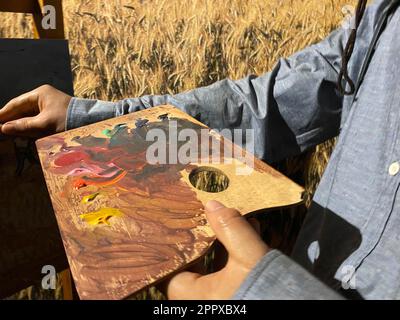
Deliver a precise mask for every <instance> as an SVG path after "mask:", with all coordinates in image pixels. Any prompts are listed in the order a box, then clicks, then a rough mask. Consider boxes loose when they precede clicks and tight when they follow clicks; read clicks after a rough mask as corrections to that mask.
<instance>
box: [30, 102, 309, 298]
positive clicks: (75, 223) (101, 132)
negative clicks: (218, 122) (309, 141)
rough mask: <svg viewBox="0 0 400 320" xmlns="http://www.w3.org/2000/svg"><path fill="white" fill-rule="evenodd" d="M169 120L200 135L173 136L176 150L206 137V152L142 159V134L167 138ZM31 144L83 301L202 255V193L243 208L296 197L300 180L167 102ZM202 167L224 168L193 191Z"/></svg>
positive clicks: (131, 289) (141, 284)
mask: <svg viewBox="0 0 400 320" xmlns="http://www.w3.org/2000/svg"><path fill="white" fill-rule="evenodd" d="M171 127H172V128H174V127H176V128H177V132H178V133H180V132H182V130H183V129H192V131H195V132H197V133H200V131H201V130H202V132H206V134H205V135H203V136H202V137H203V139H201V138H200V139H199V140H198V141H194V140H191V142H185V141H184V142H180V144H179V145H178V146H177V148H176V150H177V151H176V152H177V153H175V154H178V155H181V156H182V155H183V154H187V153H185V152H184V145H186V146H189V145H191V146H192V147H193V146H194V145H196V146H198V147H199V148H200V149H201V146H203V147H204V145H206V146H207V144H206V141H208V142H207V143H208V144H209V147H208V150H211V151H213V153H212V154H213V155H214V157H213V159H211V158H209V157H205V156H204V153H202V152H201V151H200V149H198V154H196V157H192V158H191V160H192V161H190V162H189V163H187V164H182V162H183V161H182V160H181V159H182V157H180V158H179V159H180V160H181V161H180V162H181V163H179V161H178V163H176V164H171V162H173V160H174V159H176V158H174V152H175V151H171V150H174V149H173V147H172V146H171V144H170V145H169V146H170V147H169V148H168V149H167V155H168V156H169V158H168V163H170V164H151V163H149V161H148V159H149V157H148V155H147V156H146V152H148V150H149V146H151V145H152V146H154V143H155V142H154V141H146V135H147V134H148V133H149V132H155V131H154V130H153V131H152V129H156V130H159V131H158V132H160V130H161V131H162V132H164V133H166V137H168V138H170V140H169V141H173V139H172V138H173V134H174V133H173V131H169V130H170V128H171ZM199 136H201V135H199ZM147 140H148V139H147ZM156 141H157V140H156ZM37 148H38V151H39V156H40V160H41V164H42V168H43V172H44V176H45V179H46V183H47V186H48V190H49V193H50V197H51V199H52V203H53V208H54V211H55V214H56V218H57V222H58V225H59V228H60V231H61V236H62V239H63V243H64V247H65V251H66V253H67V257H68V261H69V264H70V267H71V271H72V275H73V278H74V280H75V285H76V288H77V291H78V294H79V296H80V298H81V299H123V298H127V297H129V296H130V295H132V294H134V293H136V292H138V291H139V290H141V289H144V288H146V287H148V286H149V285H153V284H155V283H156V282H158V281H160V280H162V279H163V278H165V277H166V276H168V275H171V274H172V273H174V272H177V271H179V270H181V269H183V268H185V267H186V266H187V265H188V264H190V263H192V262H193V261H195V260H197V259H198V258H200V257H202V256H203V255H204V254H205V253H206V252H207V250H208V249H209V248H210V247H211V245H212V243H213V242H214V241H215V236H214V234H213V231H212V230H211V228H210V227H209V225H208V223H207V221H206V218H205V215H204V205H205V203H206V202H207V201H208V200H211V199H215V200H218V201H221V202H222V203H224V204H225V205H226V206H229V207H234V208H237V209H239V210H240V211H241V212H242V213H243V214H248V213H254V212H257V211H259V210H265V209H272V208H281V207H287V206H292V205H296V204H299V203H301V202H302V192H303V189H302V188H301V187H300V186H298V185H297V184H295V183H293V182H292V181H290V180H289V179H288V178H287V177H285V176H283V175H282V174H281V173H279V172H277V171H276V170H274V169H272V168H271V167H269V166H268V165H266V164H265V163H264V162H262V161H260V160H258V159H255V158H254V156H252V155H251V154H249V153H246V152H244V151H243V150H242V149H241V148H239V147H238V146H236V145H234V144H232V142H230V141H228V140H227V139H225V138H222V137H221V136H220V135H218V134H217V133H216V132H215V131H213V130H210V129H208V128H207V127H205V126H204V125H203V124H201V123H200V122H198V121H197V120H195V119H193V118H192V117H190V116H188V115H187V114H186V113H184V112H182V111H180V110H178V109H176V108H174V107H172V106H160V107H156V108H151V109H148V110H144V111H140V112H136V113H132V114H129V115H126V116H122V117H118V118H113V119H109V120H106V121H103V122H99V123H96V124H92V125H89V126H86V127H82V128H78V129H74V130H70V131H67V132H64V133H61V134H56V135H53V136H50V137H47V138H44V139H41V140H38V141H37ZM160 150H162V149H161V148H160V149H159V150H158V152H156V153H153V154H154V155H156V156H158V157H159V156H160V154H162V153H160V152H161V151H160ZM190 150H191V151H193V150H196V149H190ZM218 151H219V156H215V154H217V155H218ZM180 152H181V153H180ZM202 155H203V156H202ZM227 155H228V156H227ZM231 155H232V156H231ZM192 156H193V152H192ZM217 158H218V159H219V160H220V163H216V161H215V159H217ZM159 159H161V158H160V157H159ZM174 163H175V162H174ZM252 163H253V164H254V170H252V169H251V166H250V164H252ZM204 170H209V171H213V172H219V173H221V172H223V174H224V177H225V180H224V182H225V183H226V184H227V188H226V189H225V190H224V191H222V192H218V193H211V192H206V191H201V190H198V189H197V188H195V187H194V186H193V184H192V183H193V182H194V179H193V178H194V177H196V174H197V173H198V172H201V171H204Z"/></svg>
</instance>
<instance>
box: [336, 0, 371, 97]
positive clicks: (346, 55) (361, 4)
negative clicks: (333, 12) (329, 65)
mask: <svg viewBox="0 0 400 320" xmlns="http://www.w3.org/2000/svg"><path fill="white" fill-rule="evenodd" d="M367 1H368V0H359V1H358V4H357V8H356V13H355V25H354V26H352V30H351V33H350V36H349V40H348V41H347V44H346V47H345V48H344V51H343V53H342V67H341V69H340V72H339V79H338V90H339V92H340V94H342V95H352V94H353V93H354V91H355V85H354V82H353V80H351V79H350V76H349V74H348V64H349V60H350V58H351V55H352V54H353V50H354V44H355V42H356V38H357V30H358V27H359V26H360V23H361V20H362V17H363V15H364V12H365V8H366V6H367ZM343 80H344V81H343ZM346 84H348V85H349V87H350V89H349V90H348V91H346Z"/></svg>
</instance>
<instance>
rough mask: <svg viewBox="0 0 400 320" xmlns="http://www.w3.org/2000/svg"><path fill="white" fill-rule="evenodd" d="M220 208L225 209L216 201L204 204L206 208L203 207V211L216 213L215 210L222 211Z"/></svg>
mask: <svg viewBox="0 0 400 320" xmlns="http://www.w3.org/2000/svg"><path fill="white" fill-rule="evenodd" d="M222 208H225V206H224V205H223V204H222V203H221V202H218V201H215V200H211V201H208V202H207V203H206V206H205V209H206V210H207V211H208V212H213V211H217V210H219V209H222Z"/></svg>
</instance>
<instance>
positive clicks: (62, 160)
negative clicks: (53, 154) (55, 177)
mask: <svg viewBox="0 0 400 320" xmlns="http://www.w3.org/2000/svg"><path fill="white" fill-rule="evenodd" d="M84 160H90V158H89V155H88V154H87V153H85V152H81V151H72V152H68V153H66V154H62V155H61V156H59V157H58V158H57V159H56V160H55V161H54V164H55V165H56V166H58V167H65V166H68V165H71V164H74V163H77V162H81V161H84Z"/></svg>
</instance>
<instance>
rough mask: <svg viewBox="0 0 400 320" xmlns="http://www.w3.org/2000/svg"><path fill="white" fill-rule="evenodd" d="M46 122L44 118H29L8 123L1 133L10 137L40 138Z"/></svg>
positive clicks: (4, 125) (3, 126) (2, 127)
mask: <svg viewBox="0 0 400 320" xmlns="http://www.w3.org/2000/svg"><path fill="white" fill-rule="evenodd" d="M43 128H44V121H43V119H42V117H40V116H39V115H38V116H35V117H27V118H21V119H18V120H13V121H9V122H6V123H5V124H3V125H2V126H1V128H0V130H1V133H3V134H5V135H10V136H22V137H32V138H33V137H38V136H40V135H43Z"/></svg>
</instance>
